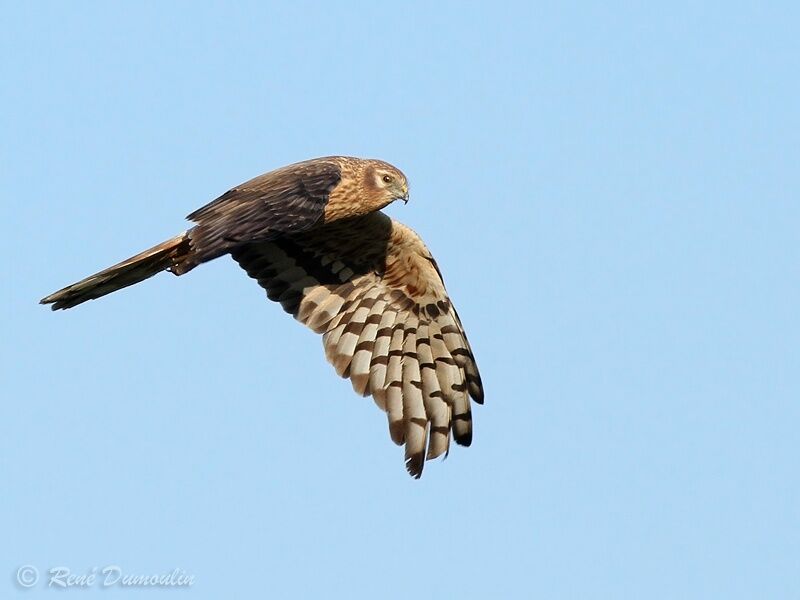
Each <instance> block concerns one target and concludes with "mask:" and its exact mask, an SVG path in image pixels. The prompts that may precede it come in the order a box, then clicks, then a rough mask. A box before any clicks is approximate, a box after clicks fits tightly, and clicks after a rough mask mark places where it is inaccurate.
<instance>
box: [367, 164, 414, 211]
mask: <svg viewBox="0 0 800 600" xmlns="http://www.w3.org/2000/svg"><path fill="white" fill-rule="evenodd" d="M364 187H365V188H366V189H367V190H368V192H369V194H370V196H372V199H373V201H374V202H375V204H377V205H378V206H379V208H383V207H384V206H387V205H389V204H391V203H392V202H394V201H395V200H402V201H403V202H408V180H407V179H406V176H405V175H403V172H402V171H401V170H400V169H398V168H397V167H395V166H393V165H390V164H389V163H387V162H383V161H382V160H370V161H369V162H368V164H367V168H366V169H364Z"/></svg>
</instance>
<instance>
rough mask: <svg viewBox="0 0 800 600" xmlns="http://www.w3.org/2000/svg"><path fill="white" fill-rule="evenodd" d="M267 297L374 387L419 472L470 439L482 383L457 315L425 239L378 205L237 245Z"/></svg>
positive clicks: (355, 381)
mask: <svg viewBox="0 0 800 600" xmlns="http://www.w3.org/2000/svg"><path fill="white" fill-rule="evenodd" d="M232 256H233V258H234V259H235V260H236V261H237V262H238V263H239V265H241V266H242V268H244V269H245V270H246V271H247V273H248V275H250V277H252V278H253V279H256V280H258V283H259V284H260V285H261V286H262V287H264V288H265V289H266V290H267V296H268V297H269V298H270V299H271V300H274V301H277V302H280V303H281V305H282V306H283V308H284V309H285V310H286V311H287V312H289V313H291V314H292V315H293V316H294V317H295V318H296V319H297V320H299V321H301V322H302V323H304V324H305V325H307V326H308V327H310V328H311V329H313V330H314V331H316V332H317V333H321V334H323V344H324V346H325V355H326V357H327V358H328V360H329V361H330V362H331V363H332V364H333V366H334V367H335V369H336V372H337V373H338V374H339V375H341V376H343V377H348V378H350V381H351V383H352V385H353V389H354V390H355V391H356V392H357V393H359V394H362V395H365V396H366V395H372V397H373V398H374V399H375V402H376V403H377V404H378V406H379V407H380V408H382V409H383V410H385V411H386V413H387V415H388V419H389V432H390V435H391V438H392V439H393V440H394V441H395V442H396V443H397V444H405V456H406V467H407V469H408V471H409V473H410V474H411V475H413V476H414V477H419V476H420V474H421V473H422V467H423V465H424V462H425V460H426V458H427V459H432V458H435V457H437V456H440V455H441V454H443V453H445V452H447V451H448V449H449V443H450V432H451V431H452V433H453V438H454V439H455V441H456V443H458V444H461V445H464V446H468V445H469V444H470V443H471V441H472V417H471V410H470V400H469V397H470V396H471V397H472V399H473V400H474V401H475V402H478V403H483V386H482V384H481V378H480V375H479V373H478V367H477V365H476V364H475V359H474V357H473V354H472V350H471V348H470V345H469V342H468V341H467V336H466V334H465V333H464V329H463V327H462V326H461V321H460V320H459V318H458V314H457V313H456V311H455V308H454V307H453V305H452V303H451V302H450V298H449V296H448V295H447V291H446V290H445V287H444V283H443V281H442V278H441V274H440V273H439V270H438V268H437V266H436V263H435V261H434V259H433V257H432V256H431V255H430V252H429V251H428V249H427V248H426V247H425V245H424V244H423V242H422V240H421V239H420V238H419V237H418V236H417V235H416V234H415V233H414V232H413V231H412V230H411V229H409V228H408V227H405V226H404V225H402V224H400V223H398V222H396V221H393V220H392V219H390V218H389V217H388V216H386V215H385V214H383V213H380V212H376V213H372V214H369V215H366V216H363V217H357V218H353V219H348V220H344V221H339V222H334V223H330V224H328V225H325V226H324V227H321V228H319V229H315V230H314V231H311V232H307V233H302V234H297V235H293V236H287V237H282V238H280V239H276V240H273V241H269V242H258V243H252V244H247V245H244V246H241V247H238V248H236V249H234V250H233V252H232Z"/></svg>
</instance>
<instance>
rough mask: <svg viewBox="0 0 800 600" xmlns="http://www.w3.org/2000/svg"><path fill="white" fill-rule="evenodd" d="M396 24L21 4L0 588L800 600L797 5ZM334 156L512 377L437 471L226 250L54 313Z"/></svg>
mask: <svg viewBox="0 0 800 600" xmlns="http://www.w3.org/2000/svg"><path fill="white" fill-rule="evenodd" d="M379 4H380V3H336V4H335V5H334V3H318V4H307V3H293V4H292V5H291V6H289V5H284V4H282V5H277V4H275V5H272V4H270V3H266V2H252V3H236V4H235V5H234V4H233V3H221V2H220V3H196V2H168V3H167V2H135V3H125V4H123V3H100V2H98V3H45V2H20V3H11V2H8V3H4V6H3V21H4V25H3V35H2V38H0V57H1V58H0V60H1V61H2V71H1V72H0V81H1V82H2V83H0V89H1V90H2V111H0V122H1V123H2V156H0V169H2V198H3V235H2V236H0V244H1V245H2V247H0V251H2V254H1V255H2V261H1V262H0V265H1V268H2V273H0V275H1V276H2V282H3V284H2V302H3V310H2V319H3V322H2V363H1V364H2V378H1V381H0V385H1V386H2V388H1V389H0V393H2V404H1V406H2V418H1V419H0V460H2V463H1V464H2V490H1V491H0V515H2V516H0V527H1V529H0V538H2V543H0V566H2V571H3V572H4V573H5V575H3V577H2V578H0V596H2V597H4V598H7V597H12V596H15V595H16V594H19V595H20V596H22V597H27V598H35V597H43V598H44V597H52V596H53V594H55V593H56V592H54V591H53V590H48V589H47V588H46V586H45V583H44V582H43V581H40V583H39V584H38V585H37V586H35V587H34V588H33V589H31V590H23V589H21V588H19V587H18V586H16V585H15V583H14V580H15V573H16V570H17V568H18V567H19V566H20V565H26V564H30V565H33V566H36V567H37V568H38V569H39V570H40V571H41V572H42V574H43V576H44V574H45V572H46V570H47V569H49V568H52V567H56V566H66V567H69V568H70V569H71V570H72V572H73V573H76V574H85V573H87V572H90V570H91V569H92V568H93V567H99V568H102V567H103V566H107V565H119V566H120V567H121V568H122V569H123V571H125V572H126V573H132V574H149V573H164V572H169V571H171V570H172V569H173V568H182V569H184V570H185V571H186V572H188V573H191V574H193V575H195V578H196V581H195V584H194V585H193V586H192V588H191V589H190V590H184V591H177V590H174V591H169V590H164V591H160V590H144V591H137V590H129V589H114V590H106V591H104V592H102V593H105V594H107V595H108V597H119V598H139V597H149V596H150V595H153V594H160V595H161V596H163V597H166V596H165V595H164V594H166V595H170V594H175V596H176V597H177V596H179V595H182V596H183V597H190V596H191V597H195V598H256V597H258V598H291V597H331V598H361V597H364V598H366V597H372V598H374V597H380V598H404V599H408V598H428V597H438V598H447V597H458V598H487V597H498V598H501V597H507V598H609V599H620V598H632V599H639V598H698V599H699V598H748V599H750V598H770V599H774V598H795V599H796V598H798V595H799V594H800V479H799V476H798V455H799V451H800V442H799V441H798V437H799V436H800V434H799V433H798V430H799V429H800V381H799V379H798V378H799V377H800V375H799V374H800V357H799V354H798V348H799V347H800V325H799V321H800V320H799V319H798V307H799V306H800V293H799V288H798V276H799V275H800V267H799V265H800V249H799V246H798V226H800V200H799V199H798V190H799V189H800V176H799V175H798V173H799V172H800V171H799V170H798V164H800V133H799V132H800V94H799V93H798V92H800V89H799V86H800V84H799V83H798V82H799V81H800V80H798V73H800V45H799V44H798V41H797V35H798V33H797V32H798V30H799V29H800V19H799V17H800V11H798V9H797V8H796V6H797V5H796V3H789V2H787V3H756V2H750V3H740V2H725V3H722V2H720V3H703V4H704V5H705V6H704V7H700V6H699V4H701V3H697V2H669V3H666V2H665V3H641V5H639V6H637V5H636V4H635V3H614V2H611V3H609V2H602V3H601V2H598V3H593V2H592V3H589V2H583V3H547V4H546V5H541V6H536V5H533V4H531V3H527V2H526V3H519V4H515V3H497V2H494V3H484V4H478V3H462V2H438V3H422V2H419V3H414V2H412V3H402V4H400V3H392V4H391V5H390V4H388V3H386V4H380V6H378V5H379ZM327 154H351V155H357V156H368V157H379V158H383V159H385V160H388V161H390V162H392V163H395V164H396V165H398V166H399V167H400V168H402V169H403V170H404V171H405V172H406V173H407V175H408V177H409V179H410V182H411V194H412V201H411V202H410V203H409V204H408V205H407V206H402V205H395V206H392V207H390V209H389V212H390V214H391V215H392V216H394V217H395V218H398V219H400V220H401V221H403V222H405V223H407V224H408V225H410V226H412V227H413V228H414V229H416V230H417V231H418V232H419V233H420V234H421V235H422V237H423V238H424V239H425V240H426V242H427V243H428V245H429V247H430V248H431V250H432V251H433V253H434V255H435V256H436V257H437V259H438V261H439V263H440V266H441V268H442V270H443V272H444V275H445V279H446V282H447V285H448V289H449V291H450V293H451V295H452V297H453V299H454V301H455V303H456V305H457V307H458V309H459V311H460V313H461V316H462V319H463V321H464V324H465V326H466V328H467V330H468V332H469V335H470V339H471V341H472V344H473V346H474V350H475V353H476V356H477V358H478V363H479V365H480V367H481V371H482V374H483V378H484V382H485V386H486V405H485V406H484V407H477V408H476V410H475V441H474V444H473V446H472V447H471V448H469V449H464V448H460V447H458V448H455V449H454V450H453V451H452V452H451V454H450V457H449V458H448V459H447V460H444V461H435V462H432V463H428V464H427V465H426V469H425V473H424V474H423V477H422V479H421V480H420V481H413V480H412V479H410V478H409V477H408V476H407V475H406V473H405V470H404V468H403V459H402V449H400V448H398V447H396V446H394V445H393V444H392V443H391V442H390V440H389V436H388V431H387V426H386V420H385V417H384V415H383V414H382V413H381V412H380V411H379V410H378V409H377V408H376V407H375V406H374V404H373V402H372V401H371V400H370V399H362V398H359V397H357V396H355V395H354V394H353V393H352V391H351V388H350V385H349V383H348V382H346V381H343V380H341V379H339V378H337V377H336V375H335V374H334V373H333V370H332V369H331V368H330V367H329V366H328V365H327V364H326V362H325V360H324V357H323V353H322V348H321V342H320V340H319V339H318V337H317V336H316V335H314V334H313V333H311V332H310V331H307V330H305V329H304V328H303V327H301V326H300V325H298V324H297V323H295V322H294V321H293V320H292V319H291V318H290V317H289V316H287V315H286V314H284V313H283V312H282V311H281V309H280V307H279V306H277V305H275V304H272V303H269V302H267V301H266V299H265V297H264V293H263V291H262V290H261V289H260V288H259V287H258V286H257V285H255V284H254V282H252V281H251V280H249V279H248V278H247V277H246V276H245V274H244V273H243V272H242V271H240V270H239V268H238V267H237V266H236V265H235V264H234V263H233V262H232V261H230V260H228V259H223V260H219V261H216V262H214V263H212V264H209V265H206V266H204V267H203V268H200V269H197V270H196V271H194V272H192V273H191V274H190V275H188V276H186V277H182V278H180V279H178V278H175V277H172V276H169V275H166V274H165V275H161V276H158V277H156V278H154V279H152V280H150V281H147V282H145V283H144V284H141V285H139V286H137V287H135V288H131V289H128V290H125V291H123V292H120V293H118V294H115V295H113V296H109V297H107V298H104V299H103V300H102V301H97V302H92V303H90V304H88V305H84V306H81V307H80V308H78V309H75V310H73V311H69V312H66V313H63V312H62V313H51V312H50V311H49V310H47V309H46V308H44V307H41V306H38V305H37V301H38V299H39V298H41V297H42V296H44V295H45V294H47V293H49V292H52V291H54V290H55V289H57V288H59V287H62V286H63V285H65V284H67V283H70V282H72V281H75V280H76V279H79V278H81V277H83V276H85V275H88V274H89V273H91V272H94V271H96V270H98V269H100V268H103V267H106V266H108V265H109V264H111V263H114V262H117V261H118V260H120V259H123V258H125V257H127V256H130V255H131V254H133V253H135V252H138V251H139V250H142V249H144V248H146V247H149V246H150V245H152V244H154V243H156V242H159V241H161V240H162V239H165V238H167V237H168V236H171V235H173V234H175V233H177V232H179V231H181V230H183V229H184V228H185V227H186V225H185V223H184V221H183V217H184V215H186V214H188V213H189V212H190V211H192V210H193V209H195V208H197V207H199V206H201V205H203V204H205V203H206V202H207V201H209V200H211V199H213V198H214V197H216V196H217V195H218V194H220V193H222V192H224V191H225V190H226V189H228V188H229V187H231V186H233V185H235V184H237V183H239V182H241V181H244V180H246V179H249V178H250V177H253V176H255V175H257V174H260V173H262V172H264V171H267V170H270V169H272V168H275V167H278V166H281V165H284V164H287V163H291V162H295V161H297V160H302V159H306V158H311V157H315V156H322V155H327ZM93 593H100V592H99V591H97V592H92V591H85V592H76V594H77V595H81V594H93ZM77 595H76V596H75V597H77Z"/></svg>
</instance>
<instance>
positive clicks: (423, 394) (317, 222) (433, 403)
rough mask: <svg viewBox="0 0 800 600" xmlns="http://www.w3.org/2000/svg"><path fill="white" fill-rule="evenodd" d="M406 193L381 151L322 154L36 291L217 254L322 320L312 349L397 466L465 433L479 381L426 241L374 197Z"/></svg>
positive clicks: (57, 296)
mask: <svg viewBox="0 0 800 600" xmlns="http://www.w3.org/2000/svg"><path fill="white" fill-rule="evenodd" d="M396 200H403V201H404V202H408V181H407V179H406V176H405V175H404V174H403V173H402V172H401V171H400V170H399V169H397V168H396V167H394V166H392V165H391V164H389V163H386V162H384V161H381V160H374V159H360V158H351V157H344V156H332V157H325V158H317V159H312V160H308V161H304V162H300V163H295V164H292V165H289V166H286V167H282V168H280V169H276V170H274V171H271V172H269V173H266V174H264V175H260V176H259V177H256V178H254V179H251V180H250V181H247V182H245V183H243V184H241V185H239V186H237V187H235V188H233V189H231V190H229V191H227V192H225V193H224V194H222V195H221V196H220V197H219V198H217V199H216V200H214V201H212V202H211V203H209V204H207V205H206V206H204V207H203V208H200V209H198V210H196V211H195V212H193V213H191V214H190V215H189V216H188V217H187V219H188V220H189V221H192V222H193V223H194V226H193V227H192V228H191V229H189V230H187V231H185V232H183V233H181V234H179V235H177V236H175V237H174V238H172V239H169V240H167V241H165V242H162V243H161V244H158V245H157V246H154V247H153V248H150V249H149V250H145V251H144V252H142V253H140V254H137V255H136V256H133V257H132V258H129V259H128V260H125V261H123V262H121V263H119V264H117V265H114V266H113V267H109V268H108V269H105V270H103V271H100V272H99V273H96V274H95V275H91V276H90V277H87V278H86V279H83V280H81V281H79V282H77V283H74V284H72V285H70V286H67V287H65V288H64V289H62V290H59V291H57V292H55V293H53V294H51V295H49V296H47V297H46V298H43V299H42V300H41V303H42V304H50V305H51V306H52V309H53V310H58V309H66V308H72V307H73V306H77V305H78V304H81V303H83V302H86V301H87V300H93V299H95V298H100V297H101V296H105V295H106V294H110V293H111V292H114V291H116V290H119V289H122V288H124V287H127V286H129V285H133V284H135V283H139V282H140V281H143V280H145V279H147V278H148V277H152V276H153V275H155V274H157V273H160V272H161V271H169V272H171V273H173V274H175V275H183V274H185V273H188V272H189V271H191V270H192V269H194V268H195V267H196V266H198V265H200V264H202V263H204V262H207V261H209V260H213V259H215V258H218V257H220V256H223V255H225V254H230V255H231V256H232V257H233V259H234V260H235V261H236V262H237V263H239V265H240V266H241V267H242V268H243V269H244V270H245V271H246V272H247V274H248V275H249V276H250V277H252V278H253V279H255V280H256V281H258V283H259V285H261V286H262V287H263V288H265V289H266V292H267V297H268V298H269V299H270V300H273V301H276V302H279V303H280V304H281V306H282V307H283V309H284V310H285V311H286V312H288V313H290V314H292V315H293V316H294V317H295V318H296V319H297V320H298V321H300V322H301V323H303V324H305V325H306V326H307V327H309V328H311V329H312V330H313V331H315V332H317V333H321V334H322V341H323V345H324V348H325V356H326V358H327V359H328V361H329V362H330V363H332V364H333V366H334V368H335V369H336V372H337V373H338V374H339V375H340V376H342V377H346V378H349V379H350V381H351V383H352V386H353V389H354V390H355V391H356V392H357V393H358V394H361V395H364V396H367V395H371V396H372V397H373V399H374V400H375V403H376V404H377V405H378V406H379V407H380V408H381V409H383V410H384V411H385V412H386V414H387V416H388V420H389V434H390V436H391V439H392V440H393V441H394V442H395V443H397V444H398V445H405V464H406V468H407V470H408V472H409V473H410V474H411V475H412V476H413V477H415V478H419V477H420V475H421V474H422V469H423V466H424V464H425V460H426V459H427V460H430V459H433V458H436V457H438V456H441V455H443V454H445V455H446V453H447V452H448V451H449V446H450V435H451V432H452V437H453V439H454V440H455V441H456V443H457V444H460V445H462V446H469V445H470V443H471V442H472V416H471V409H470V398H472V400H473V401H475V402H477V403H479V404H482V403H483V385H482V383H481V377H480V374H479V373H478V367H477V365H476V363H475V358H474V356H473V353H472V349H471V348H470V345H469V342H468V341H467V336H466V334H465V332H464V328H463V327H462V325H461V320H460V319H459V317H458V313H457V312H456V310H455V307H454V306H453V304H452V302H451V301H450V297H449V296H448V294H447V291H446V290H445V286H444V282H443V280H442V274H441V272H440V271H439V268H438V266H437V264H436V261H435V260H434V258H433V256H431V253H430V252H429V251H428V248H427V247H426V246H425V244H424V243H423V242H422V240H421V239H420V237H419V236H418V235H417V234H416V233H414V231H412V230H411V229H410V228H408V227H406V226H405V225H403V224H401V223H399V222H397V221H395V220H394V219H391V218H390V217H389V216H387V215H386V214H384V213H383V212H381V209H382V208H384V207H386V206H387V205H389V204H391V203H392V202H394V201H396Z"/></svg>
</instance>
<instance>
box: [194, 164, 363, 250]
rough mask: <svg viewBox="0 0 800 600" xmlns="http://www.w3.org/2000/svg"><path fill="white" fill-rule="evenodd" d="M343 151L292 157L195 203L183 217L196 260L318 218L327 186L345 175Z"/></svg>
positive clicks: (303, 227)
mask: <svg viewBox="0 0 800 600" xmlns="http://www.w3.org/2000/svg"><path fill="white" fill-rule="evenodd" d="M347 166H348V162H347V160H346V159H345V158H344V157H326V158H317V159H313V160H308V161H305V162H301V163H296V164H293V165H289V166H287V167H283V168H280V169H277V170H275V171H271V172H269V173H265V174H264V175H260V176H258V177H256V178H254V179H251V180H250V181H247V182H245V183H243V184H241V185H238V186H236V187H235V188H233V189H231V190H228V191H227V192H225V193H224V194H222V196H220V197H219V198H217V199H216V200H214V201H213V202H210V203H209V204H206V205H205V206H203V207H202V208H199V209H197V210H196V211H194V212H193V213H191V214H190V215H188V216H187V217H186V218H187V219H189V220H190V221H194V222H195V223H197V225H196V226H195V227H194V228H193V229H192V232H191V238H192V247H193V249H194V251H195V252H196V255H197V258H198V262H203V261H205V260H209V259H211V258H215V257H216V256H219V255H221V254H224V253H225V252H227V251H228V250H229V249H230V248H231V247H232V246H234V245H236V244H241V243H246V242H251V241H257V240H268V239H272V238H274V237H277V236H279V235H286V234H290V233H297V232H300V231H305V230H307V229H310V228H312V227H314V226H315V225H317V224H318V223H320V222H322V220H323V219H324V214H325V205H326V204H327V202H328V198H329V196H330V194H331V192H332V191H333V190H334V188H336V187H337V186H338V185H339V183H340V182H341V181H342V178H343V177H344V176H346V172H345V171H346V168H347Z"/></svg>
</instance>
